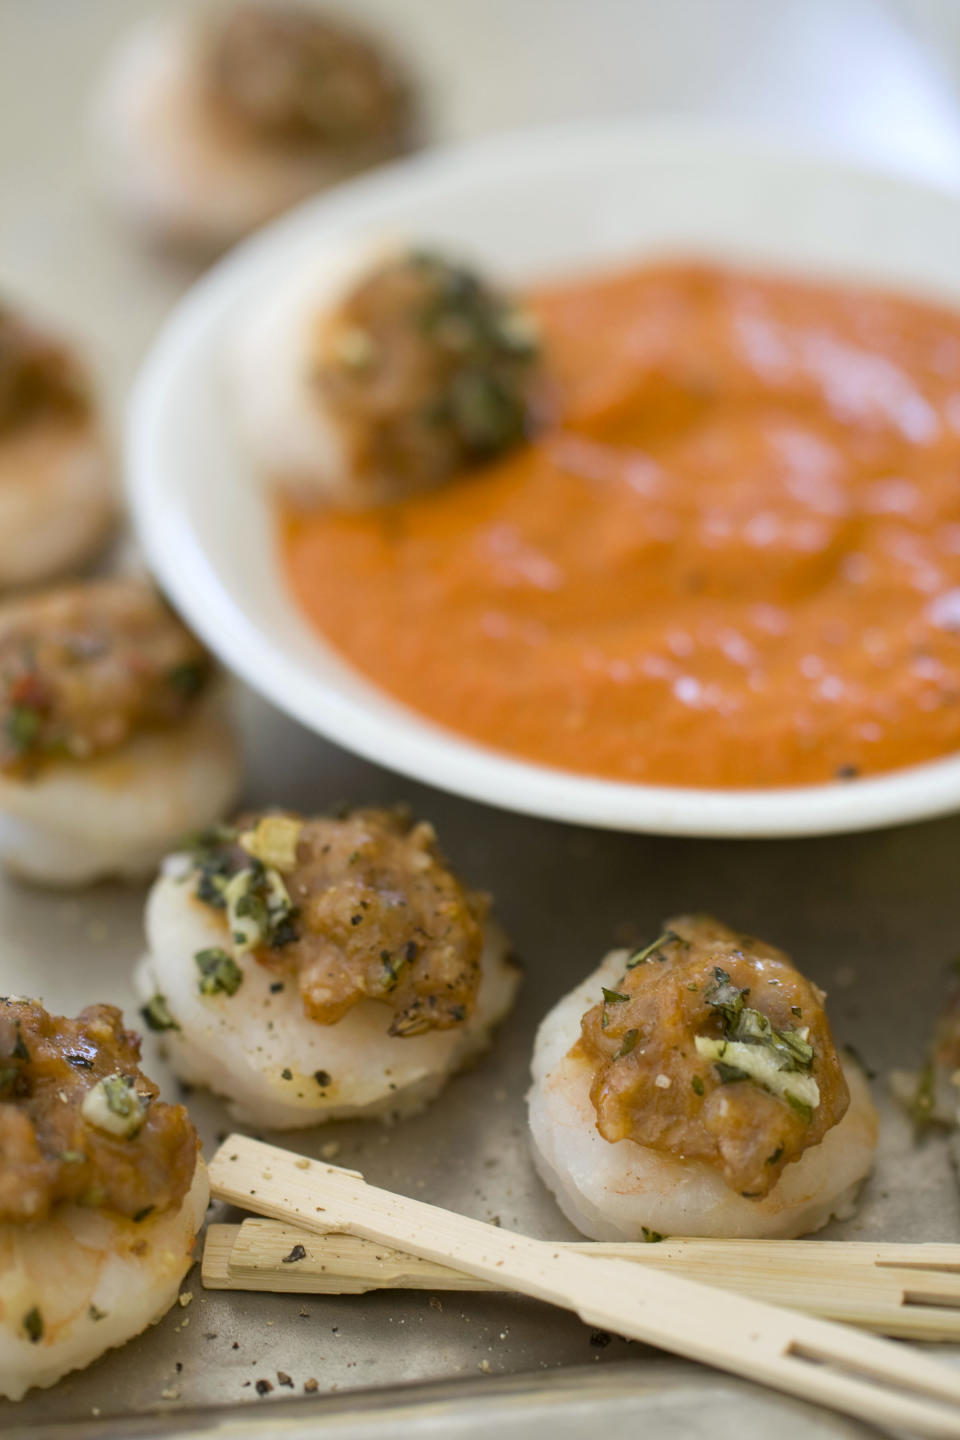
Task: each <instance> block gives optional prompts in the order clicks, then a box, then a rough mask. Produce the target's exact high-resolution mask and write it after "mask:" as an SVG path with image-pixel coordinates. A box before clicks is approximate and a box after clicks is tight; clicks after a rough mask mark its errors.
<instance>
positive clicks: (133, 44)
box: [90, 15, 395, 251]
mask: <svg viewBox="0 0 960 1440" xmlns="http://www.w3.org/2000/svg"><path fill="white" fill-rule="evenodd" d="M201 64H202V48H201V44H200V36H199V32H198V29H197V26H196V25H195V24H194V23H193V21H192V20H191V18H190V17H189V16H187V15H179V16H177V15H166V16H158V17H155V18H152V19H150V20H149V21H147V22H145V23H143V24H141V25H139V26H137V27H136V28H134V29H133V30H131V31H130V32H129V33H128V34H127V35H125V36H124V37H123V38H122V40H121V41H120V42H119V43H118V45H117V46H116V47H115V49H114V50H113V52H112V54H111V55H110V56H109V57H108V60H107V63H106V66H105V68H104V72H103V74H102V75H101V77H100V83H99V87H98V89H97V92H96V94H95V95H94V99H93V105H92V111H91V117H90V118H91V144H92V148H93V156H94V161H95V163H96V166H97V169H98V172H99V175H100V179H101V182H102V185H103V187H104V190H105V191H106V193H107V194H108V196H109V198H110V199H111V200H112V202H113V204H114V206H115V207H116V208H117V210H118V211H119V212H120V213H122V214H123V215H125V216H126V218H127V219H128V220H129V221H131V222H132V223H133V224H134V225H136V226H137V227H138V228H140V229H141V230H143V231H144V232H146V234H147V235H149V236H150V237H151V238H154V239H158V240H161V241H165V242H173V243H175V244H178V245H189V246H193V247H197V248H200V249H203V250H208V251H209V250H218V249H222V248H223V247H224V246H227V245H230V244H232V243H233V242H234V241H235V240H238V239H239V238H240V237H241V236H242V235H245V234H246V233H247V232H248V231H249V230H252V229H254V228H255V227H256V226H258V225H261V224H262V223H263V222H264V221H266V220H269V219H270V218H271V217H272V216H274V215H277V214H279V213H280V212H281V211H283V210H286V209H287V208H288V207H289V206H290V205H292V204H294V203H295V202H296V201H297V200H300V199H302V198H304V197H305V196H307V195H310V194H313V193H314V192H315V191H319V190H323V189H325V188H326V187H327V186H330V185H333V184H335V183H336V182H337V181H340V180H342V179H344V178H345V177H346V176H348V175H351V174H354V173H355V172H356V171H358V170H361V169H364V168H366V167H367V166H369V165H372V164H375V163H377V162H378V161H379V160H383V159H386V158H388V157H389V155H391V154H393V153H394V152H395V145H394V143H393V142H392V141H390V140H389V139H386V140H371V141H365V142H363V143H362V144H358V143H354V144H352V145H350V146H341V147H338V148H333V147H329V146H319V145H318V146H313V147H310V146H291V147H283V146H280V145H276V144H270V143H261V142H258V141H257V140H256V139H253V138H251V137H249V136H248V135H246V134H245V133H244V132H243V131H242V130H240V129H237V128H235V127H231V126H230V125H229V124H222V123H217V120H218V117H217V116H216V115H215V114H214V112H213V111H212V109H211V106H210V103H209V99H208V96H207V93H206V87H205V85H204V78H203V73H202V69H201Z"/></svg>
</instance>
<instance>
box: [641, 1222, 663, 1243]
mask: <svg viewBox="0 0 960 1440" xmlns="http://www.w3.org/2000/svg"><path fill="white" fill-rule="evenodd" d="M640 1230H641V1233H642V1235H643V1238H644V1240H645V1241H646V1242H647V1244H648V1245H659V1243H660V1241H661V1240H662V1239H663V1236H662V1235H661V1234H660V1231H659V1230H649V1229H648V1228H647V1226H646V1225H641V1226H640Z"/></svg>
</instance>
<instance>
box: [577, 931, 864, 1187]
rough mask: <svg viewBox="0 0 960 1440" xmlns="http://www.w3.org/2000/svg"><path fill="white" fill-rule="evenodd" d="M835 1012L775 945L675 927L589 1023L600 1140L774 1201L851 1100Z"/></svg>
mask: <svg viewBox="0 0 960 1440" xmlns="http://www.w3.org/2000/svg"><path fill="white" fill-rule="evenodd" d="M823 1002H824V995H823V992H822V991H821V990H818V989H817V987H816V986H815V985H813V984H812V983H811V982H810V981H809V980H806V979H804V977H803V976H802V975H801V974H800V973H799V971H798V970H796V969H794V967H793V965H792V964H791V963H790V961H789V959H788V958H787V956H786V955H784V954H783V952H782V951H780V950H776V949H774V948H773V946H771V945H765V944H764V943H763V942H762V941H759V940H753V939H751V938H750V937H749V936H746V935H738V934H737V933H736V932H735V931H733V930H730V929H728V928H727V926H725V925H721V924H720V923H719V922H718V921H716V920H711V919H709V918H707V917H704V916H698V917H694V918H690V917H681V918H680V919H676V920H671V921H670V922H669V924H668V926H667V929H666V931H665V934H664V935H663V936H662V937H661V938H660V940H659V941H658V942H657V943H656V944H655V945H653V946H651V947H649V949H648V950H647V951H640V952H638V953H637V954H636V955H634V956H632V957H630V958H629V959H628V960H627V961H626V964H625V968H624V974H623V977H622V979H621V980H620V981H619V982H618V984H617V986H616V989H609V990H607V991H606V992H605V996H604V1000H603V1003H602V1004H600V1005H597V1006H595V1007H594V1008H593V1009H592V1010H589V1011H588V1012H587V1013H586V1015H584V1017H583V1022H582V1032H581V1037H580V1039H579V1041H578V1042H577V1047H576V1050H577V1051H578V1053H580V1054H582V1055H585V1056H586V1057H587V1058H588V1059H589V1060H590V1061H591V1062H592V1063H593V1064H594V1066H595V1073H594V1079H593V1084H592V1087H591V1091H590V1095H591V1099H592V1101H593V1103H594V1106H595V1107H596V1111H597V1128H598V1129H599V1131H600V1134H601V1135H602V1136H603V1137H604V1139H606V1140H611V1141H616V1140H623V1139H629V1140H634V1141H636V1142H637V1143H638V1144H640V1145H646V1146H648V1147H650V1148H651V1149H654V1150H659V1151H662V1152H663V1153H664V1154H667V1155H673V1156H676V1157H677V1158H687V1159H695V1160H702V1161H706V1162H707V1163H708V1164H710V1165H713V1166H715V1167H716V1168H717V1169H718V1170H719V1171H720V1173H721V1174H722V1176H723V1179H724V1181H725V1182H726V1184H727V1185H729V1186H730V1187H731V1188H732V1189H734V1190H737V1191H739V1192H740V1193H741V1194H744V1195H748V1196H762V1195H766V1194H767V1193H768V1192H769V1191H770V1190H771V1189H772V1188H773V1186H774V1185H775V1183H776V1181H777V1180H778V1179H779V1177H780V1175H781V1173H782V1171H783V1169H784V1167H785V1166H786V1165H788V1164H789V1163H790V1161H791V1160H797V1159H799V1157H800V1156H801V1155H802V1154H803V1152H804V1150H806V1149H808V1148H809V1147H810V1146H811V1145H816V1144H817V1143H818V1142H819V1141H820V1140H822V1139H823V1137H824V1135H825V1134H826V1133H827V1131H828V1130H829V1129H831V1127H832V1126H834V1125H836V1124H837V1122H838V1121H839V1120H841V1119H842V1118H843V1116H844V1114H845V1113H846V1110H847V1106H848V1105H849V1103H850V1094H849V1091H848V1089H847V1083H846V1080H845V1079H844V1075H843V1070H842V1068H841V1065H840V1061H839V1058H838V1056H837V1052H836V1049H835V1047H834V1043H833V1038H832V1036H831V1034H830V1027H829V1024H828V1023H827V1017H826V1014H825V1012H824V1008H823Z"/></svg>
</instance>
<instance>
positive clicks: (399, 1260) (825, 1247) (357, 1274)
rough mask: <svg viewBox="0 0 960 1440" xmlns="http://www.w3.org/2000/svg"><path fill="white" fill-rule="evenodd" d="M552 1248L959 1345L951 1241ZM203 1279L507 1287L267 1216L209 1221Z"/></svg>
mask: <svg viewBox="0 0 960 1440" xmlns="http://www.w3.org/2000/svg"><path fill="white" fill-rule="evenodd" d="M298 1246H299V1247H301V1249H302V1251H303V1252H304V1253H303V1254H302V1255H301V1254H299V1253H298V1251H297V1248H296V1247H298ZM557 1249H558V1250H560V1251H561V1252H568V1251H569V1252H571V1253H573V1254H581V1255H591V1256H594V1257H595V1258H600V1259H619V1260H629V1261H631V1262H632V1263H635V1264H638V1265H653V1266H658V1267H660V1268H663V1269H667V1270H669V1271H670V1273H671V1274H674V1275H678V1274H679V1275H687V1276H689V1278H690V1279H692V1280H700V1281H702V1282H703V1283H704V1284H708V1285H716V1286H717V1287H718V1288H721V1289H724V1290H731V1291H733V1292H734V1293H736V1294H740V1295H750V1296H752V1297H753V1298H754V1299H757V1300H766V1301H769V1302H770V1303H772V1304H780V1305H786V1306H789V1307H790V1308H791V1309H794V1310H803V1311H804V1312H805V1313H806V1314H808V1315H819V1316H820V1317H821V1318H824V1319H830V1320H841V1321H844V1322H846V1323H847V1324H851V1325H857V1326H859V1327H860V1328H861V1329H868V1330H874V1331H876V1332H878V1333H879V1334H884V1335H893V1336H897V1337H898V1338H901V1339H915V1340H927V1341H950V1340H953V1341H957V1340H960V1245H876V1244H865V1243H862V1242H849V1243H848V1242H843V1241H829V1240H823V1241H817V1242H811V1241H808V1240H784V1241H778V1240H664V1241H662V1242H660V1243H659V1244H657V1245H648V1244H642V1243H641V1244H629V1243H625V1244H598V1243H596V1242H594V1241H582V1242H578V1243H574V1244H563V1245H558V1246H557ZM291 1257H293V1258H291ZM202 1275H203V1283H204V1285H205V1286H206V1287H207V1288H208V1289H214V1290H272V1291H282V1292H287V1293H293V1294H313V1295H361V1294H364V1293H365V1292H366V1291H368V1290H431V1291H464V1290H490V1289H501V1290H504V1289H507V1290H508V1289H510V1288H511V1287H510V1286H509V1285H507V1284H502V1285H496V1284H492V1283H491V1282H490V1281H487V1280H482V1279H479V1278H477V1277H476V1276H474V1275H466V1274H464V1273H463V1272H462V1271H457V1270H454V1269H451V1268H450V1267H449V1266H447V1265H440V1264H437V1263H435V1262H434V1261H430V1260H422V1259H419V1258H418V1257H416V1256H414V1255H409V1254H405V1253H403V1252H402V1251H399V1250H395V1249H391V1248H390V1247H388V1246H384V1245H378V1244H376V1243H374V1242H373V1241H370V1240H362V1239H358V1238H357V1237H356V1236H352V1235H339V1234H329V1235H323V1236H320V1235H315V1234H311V1233H310V1232H309V1231H306V1230H303V1229H302V1228H301V1229H297V1228H295V1227H292V1226H289V1225H284V1224H282V1223H280V1222H279V1221H276V1220H245V1221H244V1222H243V1224H242V1225H211V1226H209V1227H208V1230H207V1238H206V1243H205V1247H204V1253H203V1271H202Z"/></svg>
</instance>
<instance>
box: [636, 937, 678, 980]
mask: <svg viewBox="0 0 960 1440" xmlns="http://www.w3.org/2000/svg"><path fill="white" fill-rule="evenodd" d="M677 938H678V937H677V936H676V935H675V934H674V932H673V931H672V930H664V932H663V934H662V935H658V936H657V938H656V940H654V941H653V943H652V944H651V945H647V946H645V947H644V949H642V950H634V952H633V954H632V955H631V956H630V958H629V960H628V961H627V969H628V970H635V969H636V968H637V966H638V965H643V964H644V962H645V961H647V960H649V959H650V957H651V956H652V955H655V954H656V953H657V951H658V950H659V949H660V948H661V946H663V945H667V944H668V943H669V942H670V941H671V940H676V939H677Z"/></svg>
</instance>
